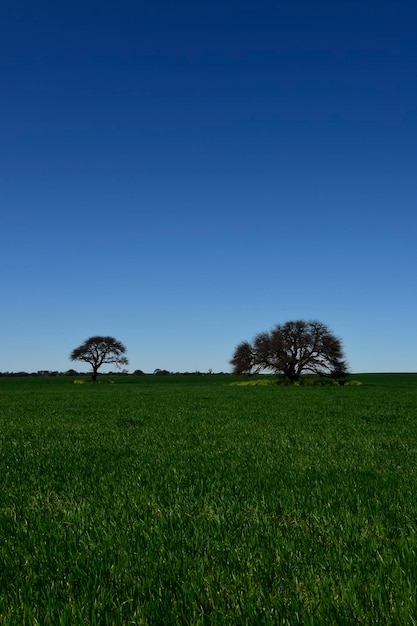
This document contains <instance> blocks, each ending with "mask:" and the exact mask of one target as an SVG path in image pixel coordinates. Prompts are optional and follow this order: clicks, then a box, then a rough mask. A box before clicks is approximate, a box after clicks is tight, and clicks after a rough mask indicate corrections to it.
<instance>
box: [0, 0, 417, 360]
mask: <svg viewBox="0 0 417 626" xmlns="http://www.w3.org/2000/svg"><path fill="white" fill-rule="evenodd" d="M416 68H417V4H416V3H415V2H412V1H411V0H395V1H394V0H392V1H388V0H379V1H376V0H375V1H371V0H361V1H359V0H342V1H337V2H334V0H332V1H330V0H318V1H317V2H314V3H313V2H311V1H310V0H299V1H297V0H295V1H294V2H291V3H290V2H279V1H276V0H274V1H272V0H271V1H267V0H260V1H258V2H247V1H245V0H240V1H239V2H238V1H236V0H230V1H228V2H224V1H223V2H220V1H217V0H214V1H212V2H191V1H182V0H178V2H171V1H168V0H165V1H159V0H146V1H137V2H127V1H126V0H121V1H119V2H117V3H113V2H109V1H106V0H104V2H100V3H99V2H92V1H89V0H87V1H86V2H83V3H81V2H79V1H77V0H76V1H75V2H72V3H68V4H62V3H56V2H54V3H53V2H45V1H43V0H40V1H39V2H37V3H33V2H27V0H23V1H22V2H21V3H18V4H16V3H15V2H12V1H11V0H5V1H4V2H3V3H2V5H1V7H0V75H1V80H0V111H1V117H0V211H1V216H2V228H1V231H0V232H1V246H0V272H1V318H0V319H1V327H0V332H1V335H2V337H1V349H0V371H21V370H25V371H37V370H41V369H42V370H43V369H50V370H60V371H65V370H67V369H69V368H70V367H75V369H79V370H86V369H87V368H86V367H85V366H84V367H83V364H81V363H79V364H74V363H71V362H70V361H69V358H68V357H69V354H70V352H71V350H72V349H73V348H75V347H76V346H78V345H79V344H81V343H82V342H83V341H84V340H85V339H86V338H88V337H89V336H91V335H99V334H104V335H113V336H114V337H116V338H117V339H118V340H120V341H122V342H123V343H124V344H125V345H126V347H127V356H128V358H129V361H130V364H129V370H130V371H132V370H134V369H137V368H140V369H143V370H144V371H147V372H152V371H153V370H154V369H155V368H161V369H168V370H172V371H185V370H186V371H194V370H200V371H207V370H208V369H212V370H214V371H228V370H229V369H230V366H229V364H228V361H229V359H230V357H231V355H232V352H233V349H234V347H235V346H236V344H237V343H239V342H240V341H242V340H245V339H247V340H251V339H252V338H253V336H254V335H255V334H257V333H258V332H260V331H263V330H270V329H271V328H272V327H273V326H274V325H275V324H277V323H284V322H286V321H288V320H292V319H318V320H320V321H322V322H324V323H325V324H327V325H328V326H329V327H330V329H331V330H332V331H333V332H334V333H335V334H336V335H338V336H339V337H341V339H342V340H343V343H344V347H345V352H346V357H347V360H348V362H349V364H350V367H351V369H352V371H353V372H396V371H397V372H400V371H404V372H407V371H410V372H412V371H414V372H415V371H417V332H416V320H417V295H416V278H415V274H416V267H417V262H416V261H417V259H416V257H417V254H416V235H417V203H416V197H417V195H416V194H417V175H416V173H417V71H416Z"/></svg>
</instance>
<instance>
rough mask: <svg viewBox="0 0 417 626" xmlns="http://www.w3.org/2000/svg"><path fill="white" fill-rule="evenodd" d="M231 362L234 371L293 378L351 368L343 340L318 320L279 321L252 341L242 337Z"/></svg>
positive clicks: (336, 374)
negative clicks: (263, 372)
mask: <svg viewBox="0 0 417 626" xmlns="http://www.w3.org/2000/svg"><path fill="white" fill-rule="evenodd" d="M230 363H231V364H232V366H233V373H234V374H248V375H249V374H253V373H256V372H261V371H272V372H274V373H276V374H283V375H284V376H286V377H287V378H288V379H289V380H291V381H296V380H299V378H300V376H301V375H302V374H307V373H310V374H319V375H330V376H334V377H341V376H344V375H345V374H346V373H347V370H348V367H347V364H346V360H345V357H344V354H343V348H342V342H341V340H340V339H339V338H338V337H336V336H335V335H334V334H333V333H332V332H330V330H329V329H328V328H327V326H326V325H325V324H323V323H322V322H319V321H317V320H313V321H304V320H295V321H290V322H286V323H285V324H278V325H277V326H275V328H273V329H272V330H271V331H269V332H261V333H259V334H258V335H256V336H255V338H254V340H253V341H252V343H250V342H248V341H242V342H241V343H240V344H239V345H238V346H237V347H236V348H235V351H234V353H233V356H232V359H231V360H230Z"/></svg>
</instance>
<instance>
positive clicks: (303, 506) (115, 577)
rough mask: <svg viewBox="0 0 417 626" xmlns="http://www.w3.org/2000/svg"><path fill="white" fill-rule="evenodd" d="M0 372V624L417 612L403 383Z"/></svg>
mask: <svg viewBox="0 0 417 626" xmlns="http://www.w3.org/2000/svg"><path fill="white" fill-rule="evenodd" d="M354 378H355V379H359V380H361V381H362V382H363V383H364V384H363V385H362V386H357V387H356V386H352V387H346V386H345V387H339V386H337V387H302V386H300V387H279V386H267V387H263V386H247V387H246V386H233V385H230V382H231V381H232V380H233V379H232V377H227V376H225V377H221V376H198V377H197V376H196V377H175V376H170V377H151V376H148V377H139V378H133V377H120V378H115V379H114V381H115V382H114V384H104V383H103V384H97V385H92V384H73V380H72V379H69V378H22V379H13V378H2V379H0V424H1V431H0V438H1V439H0V441H1V444H0V445H1V447H0V455H1V456H0V475H1V487H2V488H1V501H0V624H16V625H19V626H21V625H28V626H29V625H30V626H32V625H35V624H40V625H42V626H47V625H48V626H49V625H51V626H58V625H68V626H74V625H78V624H80V625H81V624H87V625H90V624H94V625H113V624H114V625H118V624H126V625H129V624H141V625H145V624H150V625H153V624H161V625H162V624H163V625H170V624H193V625H194V624H196V625H197V624H207V625H208V624H210V625H212V624H214V625H218V624H227V625H239V626H240V625H242V624H254V625H255V624H283V625H284V624H285V625H291V626H293V625H294V624H317V625H320V626H322V625H323V624H346V625H351V624H369V625H372V626H374V625H375V624H396V625H397V624H404V625H409V624H417V599H416V587H417V375H413V374H408V375H401V374H395V375H382V374H379V375H362V376H359V375H358V376H355V377H354Z"/></svg>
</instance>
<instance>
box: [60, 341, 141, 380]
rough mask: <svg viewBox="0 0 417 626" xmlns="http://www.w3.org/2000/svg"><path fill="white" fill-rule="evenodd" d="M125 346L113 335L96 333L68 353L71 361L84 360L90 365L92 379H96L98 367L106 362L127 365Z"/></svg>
mask: <svg viewBox="0 0 417 626" xmlns="http://www.w3.org/2000/svg"><path fill="white" fill-rule="evenodd" d="M125 352H126V348H125V346H124V345H123V344H122V342H121V341H117V339H115V338H114V337H102V336H99V335H96V336H94V337H90V338H89V339H86V340H85V341H84V343H82V344H81V345H80V346H78V348H74V350H73V351H72V352H71V354H70V359H71V361H85V362H86V363H89V364H90V365H91V367H92V379H93V380H94V381H96V380H97V373H98V370H99V368H100V367H101V366H102V365H104V364H108V363H115V364H116V365H117V366H120V365H127V364H128V363H129V361H128V360H127V358H126V357H125V356H124V354H125Z"/></svg>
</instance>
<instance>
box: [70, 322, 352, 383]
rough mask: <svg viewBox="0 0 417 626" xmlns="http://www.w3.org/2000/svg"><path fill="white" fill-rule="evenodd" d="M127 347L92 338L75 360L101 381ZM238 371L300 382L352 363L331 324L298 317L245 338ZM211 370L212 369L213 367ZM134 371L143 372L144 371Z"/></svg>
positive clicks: (336, 374) (337, 373)
mask: <svg viewBox="0 0 417 626" xmlns="http://www.w3.org/2000/svg"><path fill="white" fill-rule="evenodd" d="M125 353H126V347H125V346H124V345H123V344H122V342H121V341H118V340H117V339H115V338H114V337H110V336H99V335H97V336H94V337H90V338H89V339H87V340H86V341H84V343H82V344H81V345H80V346H78V348H75V349H74V350H73V351H72V352H71V355H70V359H71V360H72V361H84V362H85V363H88V364H89V365H91V369H92V379H93V381H95V380H97V375H98V371H99V369H100V367H101V366H102V365H104V364H115V365H116V366H117V367H120V366H121V365H127V364H128V360H127V358H126V356H125ZM230 363H231V365H232V366H233V373H234V374H244V375H247V376H249V375H251V374H254V373H259V372H268V371H269V372H273V373H275V374H281V375H283V376H285V377H286V378H287V379H288V380H289V381H292V382H294V381H297V380H299V379H300V377H301V376H302V375H303V374H317V375H320V376H331V377H333V378H339V379H340V378H343V377H344V376H346V374H347V373H348V366H347V363H346V360H345V356H344V353H343V347H342V342H341V340H340V339H339V338H338V337H336V336H335V335H334V334H333V333H332V332H331V331H330V330H329V329H328V327H327V326H326V325H325V324H323V323H322V322H319V321H317V320H313V321H304V320H295V321H290V322H286V323H285V324H278V325H277V326H275V328H273V329H272V330H271V331H269V332H261V333H258V334H257V335H256V337H255V338H254V339H253V341H252V342H249V341H242V342H241V343H240V344H239V345H238V346H237V347H236V348H235V351H234V353H233V356H232V359H231V361H230ZM210 373H211V370H210ZM134 374H136V375H141V374H143V372H142V371H141V370H135V372H134ZM154 374H155V375H157V376H166V375H168V374H170V372H168V370H161V369H156V370H155V371H154Z"/></svg>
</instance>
